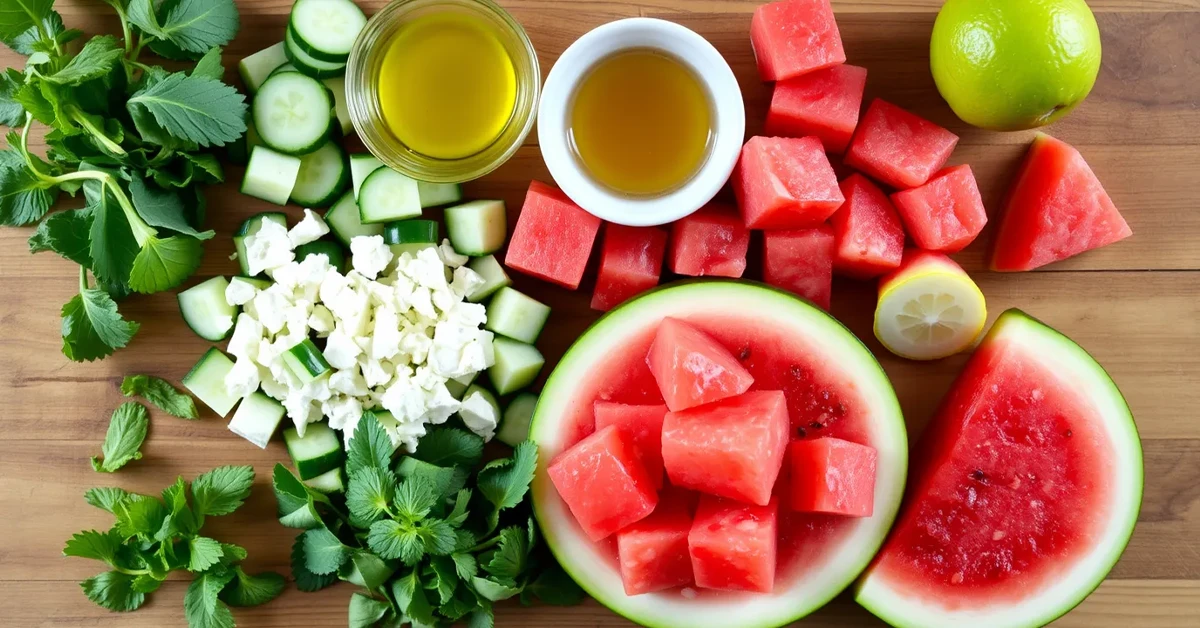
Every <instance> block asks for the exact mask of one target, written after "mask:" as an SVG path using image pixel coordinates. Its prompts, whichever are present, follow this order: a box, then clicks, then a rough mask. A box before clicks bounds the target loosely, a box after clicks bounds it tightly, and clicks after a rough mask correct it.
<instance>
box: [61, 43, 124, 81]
mask: <svg viewBox="0 0 1200 628" xmlns="http://www.w3.org/2000/svg"><path fill="white" fill-rule="evenodd" d="M124 55H125V49H124V47H123V46H121V44H120V43H118V42H117V38H116V37H113V36H112V35H100V36H97V37H93V38H91V39H89V40H88V42H87V43H86V44H84V45H83V49H82V50H80V51H79V54H77V55H75V56H74V57H72V58H71V61H70V62H69V63H67V65H66V67H64V68H63V69H61V70H59V71H57V72H55V73H54V74H51V75H49V76H47V77H45V80H47V81H51V82H53V83H58V84H61V85H79V84H81V83H84V82H86V81H90V80H92V79H96V78H100V77H102V76H104V75H106V74H108V73H109V72H110V71H112V69H113V67H114V66H115V65H116V64H117V60H118V59H120V58H121V57H123V56H124Z"/></svg>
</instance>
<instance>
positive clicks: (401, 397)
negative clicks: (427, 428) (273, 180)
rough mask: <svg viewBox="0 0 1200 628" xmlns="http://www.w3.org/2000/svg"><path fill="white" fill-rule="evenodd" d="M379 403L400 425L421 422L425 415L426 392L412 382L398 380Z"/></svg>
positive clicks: (385, 392)
mask: <svg viewBox="0 0 1200 628" xmlns="http://www.w3.org/2000/svg"><path fill="white" fill-rule="evenodd" d="M379 403H380V405H382V406H383V407H384V409H385V410H387V411H388V412H391V413H392V416H393V417H396V421H398V422H400V423H410V422H413V421H420V420H421V417H422V416H423V415H424V414H425V390H424V389H422V388H421V387H420V386H417V385H415V384H413V382H412V380H408V379H401V378H396V380H395V381H394V382H392V385H391V386H389V387H388V389H387V390H386V391H384V393H383V397H381V398H380V399H379Z"/></svg>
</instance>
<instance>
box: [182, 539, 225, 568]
mask: <svg viewBox="0 0 1200 628" xmlns="http://www.w3.org/2000/svg"><path fill="white" fill-rule="evenodd" d="M224 553H225V552H224V550H223V549H222V548H221V544H220V543H219V542H218V541H216V540H215V539H210V538H208V537H207V536H194V537H192V538H190V539H188V567H187V568H188V571H192V572H196V571H204V570H205V569H208V568H209V567H212V566H213V565H215V564H217V563H219V562H221V556H223V555H224Z"/></svg>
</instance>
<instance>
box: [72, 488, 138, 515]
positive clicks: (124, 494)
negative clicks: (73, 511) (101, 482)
mask: <svg viewBox="0 0 1200 628" xmlns="http://www.w3.org/2000/svg"><path fill="white" fill-rule="evenodd" d="M83 498H84V500H85V501H87V503H88V504H89V505H92V506H95V507H96V508H99V509H101V510H107V511H108V512H115V511H116V508H117V504H119V503H121V502H123V501H125V500H126V499H128V498H129V492H128V491H126V490H125V489H123V488H117V487H115V486H104V487H98V488H89V489H88V490H87V492H86V493H84V494H83Z"/></svg>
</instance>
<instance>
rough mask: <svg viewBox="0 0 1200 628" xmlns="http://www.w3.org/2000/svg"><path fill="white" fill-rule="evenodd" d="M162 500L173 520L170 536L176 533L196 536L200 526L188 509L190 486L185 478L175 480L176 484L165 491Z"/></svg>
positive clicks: (180, 477) (169, 531) (171, 521)
mask: <svg viewBox="0 0 1200 628" xmlns="http://www.w3.org/2000/svg"><path fill="white" fill-rule="evenodd" d="M162 500H163V504H165V505H166V507H167V516H168V517H170V518H171V520H170V524H169V525H170V527H171V529H170V530H168V533H169V536H173V535H174V534H175V533H176V532H178V533H181V534H194V533H195V532H196V529H197V528H199V526H198V525H197V522H196V517H195V515H194V514H192V510H191V509H190V508H189V507H188V484H187V482H186V481H185V480H184V479H183V476H179V477H177V478H175V483H174V484H172V485H171V486H168V487H167V488H164V489H163V492H162Z"/></svg>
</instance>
